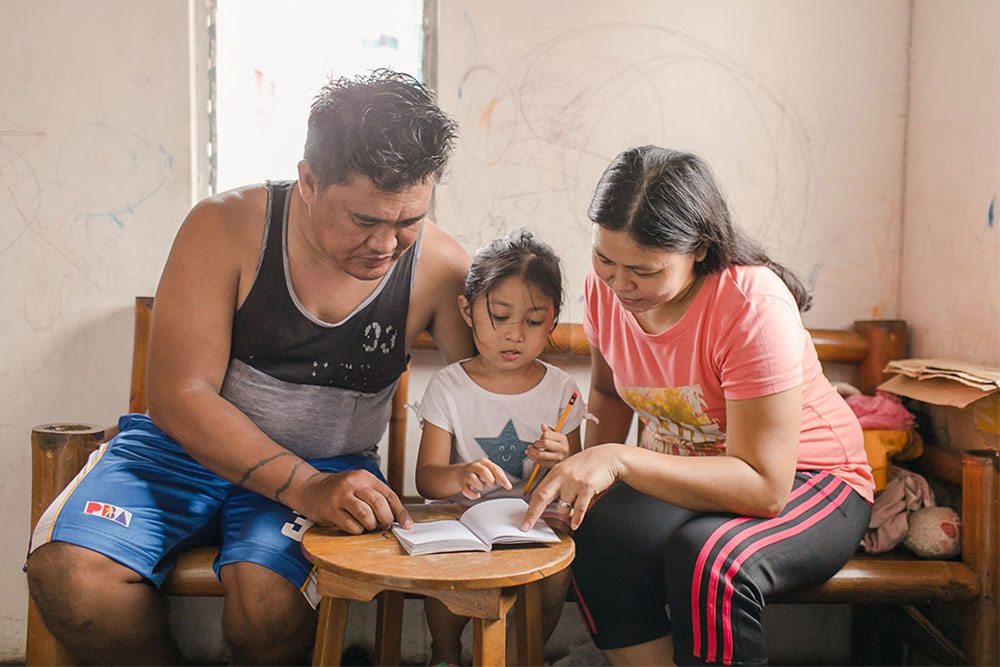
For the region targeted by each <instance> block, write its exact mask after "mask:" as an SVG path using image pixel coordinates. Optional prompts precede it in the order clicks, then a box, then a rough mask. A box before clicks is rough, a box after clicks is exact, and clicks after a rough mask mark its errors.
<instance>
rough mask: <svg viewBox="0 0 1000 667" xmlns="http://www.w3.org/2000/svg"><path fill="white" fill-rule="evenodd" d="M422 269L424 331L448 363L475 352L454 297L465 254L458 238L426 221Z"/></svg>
mask: <svg viewBox="0 0 1000 667" xmlns="http://www.w3.org/2000/svg"><path fill="white" fill-rule="evenodd" d="M424 230H425V231H424V234H425V238H424V244H425V245H424V248H425V252H426V253H427V256H426V257H425V258H424V259H425V260H426V264H425V266H426V271H423V272H421V273H420V274H419V275H418V279H419V281H420V285H419V287H420V289H419V290H418V294H419V295H420V297H419V298H421V299H426V300H427V303H426V306H427V308H426V309H425V312H426V313H427V317H428V319H429V321H428V324H427V325H426V329H427V331H428V332H429V333H430V334H431V336H432V337H433V338H434V342H435V343H437V347H438V350H440V352H441V356H443V357H444V359H445V360H446V361H447V362H448V363H453V362H455V361H459V360H461V359H468V358H469V357H471V356H473V355H474V354H475V353H476V348H475V345H473V342H472V330H471V329H469V325H467V324H466V323H465V320H463V319H462V314H461V312H460V311H459V310H458V297H459V295H460V294H461V293H462V288H463V286H464V284H465V276H466V274H467V273H468V272H469V255H468V253H466V252H465V250H464V249H463V248H462V246H461V245H459V243H458V241H456V240H455V239H453V238H452V237H451V236H450V235H449V234H447V233H446V232H444V231H443V230H442V229H441V228H439V227H437V226H436V225H434V224H432V223H430V222H428V223H426V226H425V228H424Z"/></svg>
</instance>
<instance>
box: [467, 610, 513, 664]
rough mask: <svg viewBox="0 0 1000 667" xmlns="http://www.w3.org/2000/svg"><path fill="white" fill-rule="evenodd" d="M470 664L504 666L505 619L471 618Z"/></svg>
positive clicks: (505, 652)
mask: <svg viewBox="0 0 1000 667" xmlns="http://www.w3.org/2000/svg"><path fill="white" fill-rule="evenodd" d="M472 664H473V665H475V666H476V667H504V666H505V665H506V664H507V619H506V618H504V616H503V615H501V617H500V618H473V619H472Z"/></svg>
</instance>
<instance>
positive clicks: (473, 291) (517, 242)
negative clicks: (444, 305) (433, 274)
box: [463, 229, 563, 327]
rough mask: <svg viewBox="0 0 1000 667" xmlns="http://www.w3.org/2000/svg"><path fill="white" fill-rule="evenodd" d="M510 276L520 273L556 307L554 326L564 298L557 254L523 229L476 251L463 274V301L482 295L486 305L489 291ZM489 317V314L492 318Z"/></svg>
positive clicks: (472, 299) (523, 278) (470, 300)
mask: <svg viewBox="0 0 1000 667" xmlns="http://www.w3.org/2000/svg"><path fill="white" fill-rule="evenodd" d="M511 276H520V277H521V279H522V280H524V281H525V282H526V283H529V284H531V285H535V286H536V287H538V289H540V290H542V293H544V294H545V296H547V297H549V298H551V299H552V306H553V308H554V309H555V313H554V315H555V318H554V319H553V322H552V326H553V327H555V323H556V322H558V321H559V310H560V309H561V308H562V301H563V290H562V269H561V267H560V265H559V257H557V256H556V254H555V252H553V250H552V248H551V247H550V246H549V245H548V244H547V243H544V242H542V241H539V240H538V239H536V238H535V237H534V236H533V235H532V234H531V232H529V231H528V230H526V229H519V230H516V231H514V232H511V233H510V234H508V235H507V236H505V237H503V238H497V239H493V240H492V241H490V242H489V243H487V244H486V245H484V246H483V247H482V248H480V249H479V250H477V251H476V254H475V255H473V257H472V265H471V266H470V267H469V273H468V274H467V275H466V277H465V289H464V290H463V294H464V295H465V300H466V301H468V302H469V305H470V306H471V305H472V302H473V301H474V300H475V299H476V297H478V296H480V295H482V294H485V295H486V299H487V306H488V305H489V298H490V291H491V290H492V289H493V288H494V287H496V286H497V285H498V284H499V283H500V281H502V280H504V279H505V278H510V277H511ZM487 311H489V308H487ZM492 317H493V316H492V314H491V315H490V319H491V320H492Z"/></svg>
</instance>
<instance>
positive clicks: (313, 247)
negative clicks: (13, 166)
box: [27, 70, 473, 664]
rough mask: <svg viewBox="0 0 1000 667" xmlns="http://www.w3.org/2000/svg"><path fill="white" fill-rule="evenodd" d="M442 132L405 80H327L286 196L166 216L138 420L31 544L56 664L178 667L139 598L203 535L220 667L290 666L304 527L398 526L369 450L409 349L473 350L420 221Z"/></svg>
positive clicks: (445, 268) (257, 195) (156, 600)
mask: <svg viewBox="0 0 1000 667" xmlns="http://www.w3.org/2000/svg"><path fill="white" fill-rule="evenodd" d="M455 135H456V127H455V124H454V122H453V121H452V120H451V119H450V118H448V117H447V116H446V115H445V114H444V113H443V112H442V111H441V110H440V109H439V108H438V107H437V106H436V105H435V104H434V102H433V101H432V99H431V97H430V95H429V93H428V91H427V90H426V89H425V88H424V87H423V86H422V85H421V84H419V83H418V82H417V81H416V80H414V79H413V78H412V77H409V76H407V75H403V74H397V73H394V72H388V71H384V70H382V71H379V72H375V73H373V74H372V75H371V76H368V77H362V78H356V79H341V80H338V81H335V82H332V83H330V85H328V86H327V87H326V88H324V89H323V91H322V92H321V93H320V95H319V96H318V97H317V98H316V100H315V102H314V104H313V107H312V110H311V114H310V117H309V130H308V136H307V139H306V147H305V154H304V159H303V160H302V161H301V162H300V163H299V166H298V173H299V179H298V181H297V182H286V183H268V184H267V185H265V186H260V185H255V186H249V187H245V188H241V189H237V190H233V191H230V192H224V193H222V194H220V195H217V196H214V197H210V198H208V199H206V200H204V201H202V202H201V203H199V204H198V205H197V206H195V208H194V209H193V210H192V211H191V213H190V214H189V215H188V217H187V219H186V220H185V222H184V224H183V225H182V227H181V229H180V231H179V232H178V234H177V238H176V239H175V241H174V245H173V248H172V250H171V252H170V256H169V258H168V260H167V264H166V267H165V268H164V270H163V275H162V277H161V279H160V284H159V287H158V289H157V293H156V301H155V308H154V317H153V327H152V334H151V342H150V359H149V368H148V385H149V386H148V397H149V417H146V416H144V415H129V416H126V417H123V418H122V420H121V421H120V427H121V433H120V434H119V435H118V436H117V437H116V438H114V439H113V440H112V441H111V443H109V444H108V445H105V446H104V447H102V448H101V449H100V450H99V451H98V452H96V453H95V456H94V457H92V459H91V462H90V463H88V465H87V466H85V468H84V470H83V471H82V472H81V475H80V476H79V477H78V479H77V480H74V483H73V484H71V485H70V487H68V488H69V489H70V491H68V492H67V493H68V496H67V497H63V496H60V498H58V499H57V500H56V501H55V502H54V503H53V505H52V507H50V508H49V510H48V511H47V512H46V514H45V515H44V516H43V517H42V519H41V520H40V521H39V525H38V527H37V528H36V531H35V534H34V535H33V537H32V547H31V549H32V553H31V556H30V558H29V560H28V566H27V570H28V582H29V587H30V589H31V594H32V596H33V598H34V600H35V602H36V604H37V605H38V608H39V610H40V612H41V614H42V617H43V619H44V620H45V623H46V625H47V626H48V627H49V629H50V630H51V631H52V632H53V634H55V635H56V637H58V638H59V640H60V641H62V642H63V643H64V644H65V645H66V646H67V648H69V649H70V651H71V652H73V653H74V654H75V655H76V657H78V658H79V659H81V660H83V661H85V662H87V663H95V664H109V663H124V664H140V663H165V662H176V661H178V660H179V659H180V655H179V653H178V651H177V648H176V645H175V644H174V643H173V641H172V639H171V638H170V635H169V631H168V628H167V623H166V616H165V610H164V604H163V600H162V598H161V596H160V595H159V594H158V593H157V592H156V589H155V587H154V586H151V585H149V584H150V583H152V584H154V585H155V586H159V585H160V583H162V581H163V578H164V577H165V576H166V573H167V572H168V571H169V569H170V567H171V556H172V555H173V554H174V553H175V552H176V551H177V550H179V549H181V548H185V547H188V546H192V545H194V544H198V543H203V542H205V541H206V540H213V539H214V540H215V541H216V542H221V545H222V546H221V553H220V557H219V560H218V561H217V563H216V570H217V572H218V574H219V577H220V580H221V581H222V584H223V585H224V586H225V589H226V601H225V611H224V614H223V630H224V632H225V636H226V639H227V642H228V643H229V645H230V648H231V651H232V655H233V659H234V661H235V662H238V663H264V664H278V663H285V662H292V661H296V660H301V659H302V658H303V657H304V656H305V655H306V654H307V653H308V651H309V648H310V647H311V645H312V641H313V637H314V628H315V614H314V612H313V607H314V606H315V593H314V591H311V590H310V586H309V573H310V565H309V563H308V562H307V561H305V559H304V558H303V557H302V555H301V552H300V544H299V541H300V540H301V535H302V532H303V531H304V529H305V528H306V527H308V526H309V525H310V524H311V523H313V522H315V523H320V524H324V525H335V526H338V527H340V528H342V529H344V530H346V531H348V532H351V533H360V532H362V531H363V530H373V529H375V528H377V527H386V526H388V525H389V524H390V523H391V522H392V521H394V520H396V521H399V522H400V523H402V524H404V525H409V523H410V521H411V519H410V517H409V515H408V514H407V513H406V510H405V509H404V508H403V506H402V504H401V503H400V501H399V498H398V497H397V496H396V495H395V494H394V493H393V492H392V491H391V490H390V489H389V487H388V486H387V485H386V484H385V482H384V481H383V479H382V477H381V473H379V471H378V465H377V460H376V458H375V454H374V449H375V445H376V443H377V442H378V441H379V439H380V437H381V434H382V433H384V431H385V428H386V425H387V423H388V417H389V412H390V410H391V399H392V393H393V390H394V388H395V385H396V382H397V380H398V378H399V376H400V374H401V373H402V372H403V371H404V370H405V367H406V362H407V359H408V350H409V349H410V346H411V344H412V342H413V340H414V339H415V338H416V336H417V334H419V333H420V332H422V331H424V330H428V331H430V333H431V334H432V335H433V336H434V338H435V340H436V341H437V343H438V346H439V348H440V349H441V351H442V353H443V354H444V356H445V358H447V359H448V360H449V361H454V360H457V359H460V358H463V357H467V356H470V355H471V354H472V352H473V347H472V342H471V337H470V334H469V331H468V328H467V327H466V325H465V324H464V322H463V321H462V319H461V316H460V314H459V311H458V307H457V296H458V294H459V293H460V292H461V286H462V281H463V279H464V276H465V273H466V270H467V268H468V256H467V254H466V253H465V252H464V251H463V250H462V248H461V247H460V246H459V245H458V243H457V242H456V241H455V240H454V239H452V238H451V237H450V236H449V235H448V234H446V233H445V232H444V231H442V230H441V229H439V228H438V227H436V226H435V225H433V224H432V223H431V222H430V221H428V220H426V219H425V215H426V213H427V209H428V206H429V203H430V198H431V192H432V189H433V186H434V184H435V182H436V180H437V178H438V177H439V176H440V174H441V172H442V170H443V169H444V166H445V164H446V161H447V158H448V154H449V152H450V149H451V146H452V143H453V141H454V138H455ZM109 519H110V520H109ZM303 593H305V595H303ZM310 595H312V596H313V599H312V600H311V603H312V604H310V600H308V599H307V598H308V597H309V596H310Z"/></svg>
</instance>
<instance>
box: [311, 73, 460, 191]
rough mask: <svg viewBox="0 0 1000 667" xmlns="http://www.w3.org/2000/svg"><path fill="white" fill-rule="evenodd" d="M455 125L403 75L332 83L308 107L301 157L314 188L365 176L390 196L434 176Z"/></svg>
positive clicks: (439, 170)
mask: <svg viewBox="0 0 1000 667" xmlns="http://www.w3.org/2000/svg"><path fill="white" fill-rule="evenodd" d="M457 136H458V125H457V124H456V123H455V121H454V120H452V119H451V118H450V117H449V116H448V115H447V114H446V113H444V112H443V111H441V109H439V108H438V106H437V104H435V103H434V97H433V93H431V91H430V89H428V88H427V87H426V86H424V85H423V84H422V83H420V82H419V81H417V80H416V79H414V78H413V77H412V76H410V75H409V74H403V73H400V72H393V71H391V70H387V69H378V70H375V71H373V72H372V73H371V74H369V75H365V76H357V77H342V78H340V79H336V80H332V81H330V83H328V84H327V85H326V86H324V87H323V89H322V90H321V91H320V93H319V95H317V96H316V99H315V100H314V101H313V104H312V109H311V111H310V113H309V129H308V131H307V134H306V147H305V152H304V156H303V157H304V158H305V160H306V162H308V163H309V166H310V167H311V168H312V170H313V173H315V174H316V177H317V180H318V184H319V189H320V190H322V189H324V188H326V187H327V186H329V185H333V184H338V185H340V184H344V183H346V182H347V181H348V180H350V178H351V177H352V176H354V175H362V176H367V177H368V178H369V179H370V180H371V182H372V183H374V184H375V186H376V187H377V188H379V189H380V190H384V191H386V192H398V191H400V190H403V189H405V188H407V187H409V186H411V185H415V184H417V183H420V182H422V181H423V180H424V179H425V178H426V177H427V176H429V175H430V174H434V175H435V176H437V177H438V178H440V177H441V175H442V172H443V171H444V168H445V165H446V164H447V162H448V156H449V155H450V153H451V149H452V145H453V144H454V142H455V138H456V137H457Z"/></svg>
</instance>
